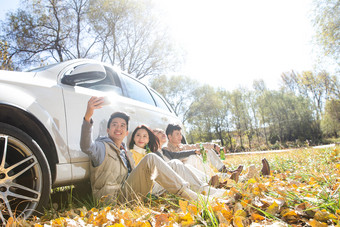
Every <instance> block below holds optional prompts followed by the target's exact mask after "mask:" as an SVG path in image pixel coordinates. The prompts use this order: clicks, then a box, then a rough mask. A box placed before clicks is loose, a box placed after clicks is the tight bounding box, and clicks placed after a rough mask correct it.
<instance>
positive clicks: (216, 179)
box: [209, 175, 220, 187]
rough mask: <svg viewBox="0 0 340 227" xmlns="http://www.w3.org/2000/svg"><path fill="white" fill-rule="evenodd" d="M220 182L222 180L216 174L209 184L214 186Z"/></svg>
mask: <svg viewBox="0 0 340 227" xmlns="http://www.w3.org/2000/svg"><path fill="white" fill-rule="evenodd" d="M219 184H220V181H219V179H218V176H217V175H214V176H212V177H211V178H210V181H209V185H211V186H213V187H217V186H218V185H219Z"/></svg>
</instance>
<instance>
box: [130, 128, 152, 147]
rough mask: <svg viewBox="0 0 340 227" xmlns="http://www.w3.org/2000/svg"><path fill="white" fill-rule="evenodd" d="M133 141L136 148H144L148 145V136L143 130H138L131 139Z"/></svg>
mask: <svg viewBox="0 0 340 227" xmlns="http://www.w3.org/2000/svg"><path fill="white" fill-rule="evenodd" d="M133 141H134V142H135V144H136V146H138V147H140V148H145V146H146V145H147V144H148V143H149V134H148V131H146V130H145V129H144V128H141V129H138V130H137V132H136V134H135V136H134V137H133Z"/></svg>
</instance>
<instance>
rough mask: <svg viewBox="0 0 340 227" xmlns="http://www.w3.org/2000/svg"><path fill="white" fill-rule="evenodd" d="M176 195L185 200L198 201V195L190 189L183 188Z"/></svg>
mask: <svg viewBox="0 0 340 227" xmlns="http://www.w3.org/2000/svg"><path fill="white" fill-rule="evenodd" d="M178 195H179V196H180V197H182V198H184V199H187V200H195V201H197V200H198V195H197V193H196V192H194V191H192V190H191V189H190V188H184V189H183V190H182V191H181V192H180V193H178Z"/></svg>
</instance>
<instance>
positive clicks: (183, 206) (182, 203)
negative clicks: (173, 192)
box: [178, 200, 188, 213]
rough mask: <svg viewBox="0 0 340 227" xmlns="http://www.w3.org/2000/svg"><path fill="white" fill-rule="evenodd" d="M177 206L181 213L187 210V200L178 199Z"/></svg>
mask: <svg viewBox="0 0 340 227" xmlns="http://www.w3.org/2000/svg"><path fill="white" fill-rule="evenodd" d="M178 204H179V207H180V208H181V210H182V212H183V213H186V212H187V207H188V201H184V200H179V201H178Z"/></svg>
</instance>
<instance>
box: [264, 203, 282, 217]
mask: <svg viewBox="0 0 340 227" xmlns="http://www.w3.org/2000/svg"><path fill="white" fill-rule="evenodd" d="M266 212H267V213H269V214H272V215H274V214H277V213H278V212H279V205H278V204H277V203H276V202H275V201H274V202H273V203H272V204H271V205H270V206H269V207H268V208H267V210H266Z"/></svg>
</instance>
